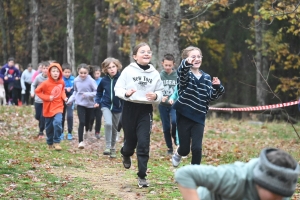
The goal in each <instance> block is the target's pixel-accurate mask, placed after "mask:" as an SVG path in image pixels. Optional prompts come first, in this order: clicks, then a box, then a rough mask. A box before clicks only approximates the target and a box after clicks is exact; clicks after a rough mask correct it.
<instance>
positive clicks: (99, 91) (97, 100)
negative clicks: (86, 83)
mask: <svg viewBox="0 0 300 200" xmlns="http://www.w3.org/2000/svg"><path fill="white" fill-rule="evenodd" d="M102 83H103V82H102V81H101V82H100V84H99V85H98V87H97V94H96V98H95V103H96V104H98V105H100V104H101V99H102V97H103V92H104V88H103V84H102Z"/></svg>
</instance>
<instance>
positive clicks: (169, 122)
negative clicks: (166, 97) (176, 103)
mask: <svg viewBox="0 0 300 200" xmlns="http://www.w3.org/2000/svg"><path fill="white" fill-rule="evenodd" d="M158 110H159V114H160V119H161V122H162V125H163V132H164V137H165V141H166V145H167V147H168V148H169V149H171V150H173V145H172V138H173V140H174V144H176V111H175V110H174V109H173V108H172V107H168V106H163V105H159V106H158ZM176 145H178V144H176Z"/></svg>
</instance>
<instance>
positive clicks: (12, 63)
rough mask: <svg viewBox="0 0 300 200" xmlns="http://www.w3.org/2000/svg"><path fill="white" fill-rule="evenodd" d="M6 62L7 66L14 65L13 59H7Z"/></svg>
mask: <svg viewBox="0 0 300 200" xmlns="http://www.w3.org/2000/svg"><path fill="white" fill-rule="evenodd" d="M7 64H8V66H9V67H12V66H14V64H15V62H14V61H12V60H10V61H8V63H7Z"/></svg>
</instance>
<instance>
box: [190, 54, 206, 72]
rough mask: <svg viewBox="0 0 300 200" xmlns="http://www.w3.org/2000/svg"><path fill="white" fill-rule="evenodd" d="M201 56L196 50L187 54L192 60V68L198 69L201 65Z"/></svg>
mask: <svg viewBox="0 0 300 200" xmlns="http://www.w3.org/2000/svg"><path fill="white" fill-rule="evenodd" d="M202 57H203V56H202V54H201V53H200V51H198V50H193V51H190V52H189V58H192V59H193V68H195V69H199V68H200V66H201V64H202Z"/></svg>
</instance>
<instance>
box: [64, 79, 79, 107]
mask: <svg viewBox="0 0 300 200" xmlns="http://www.w3.org/2000/svg"><path fill="white" fill-rule="evenodd" d="M73 89H74V92H73V93H72V95H71V96H70V97H69V99H68V101H67V103H66V104H67V105H70V104H72V103H73V102H74V100H75V97H76V94H77V87H76V82H75V81H74V83H73Z"/></svg>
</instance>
